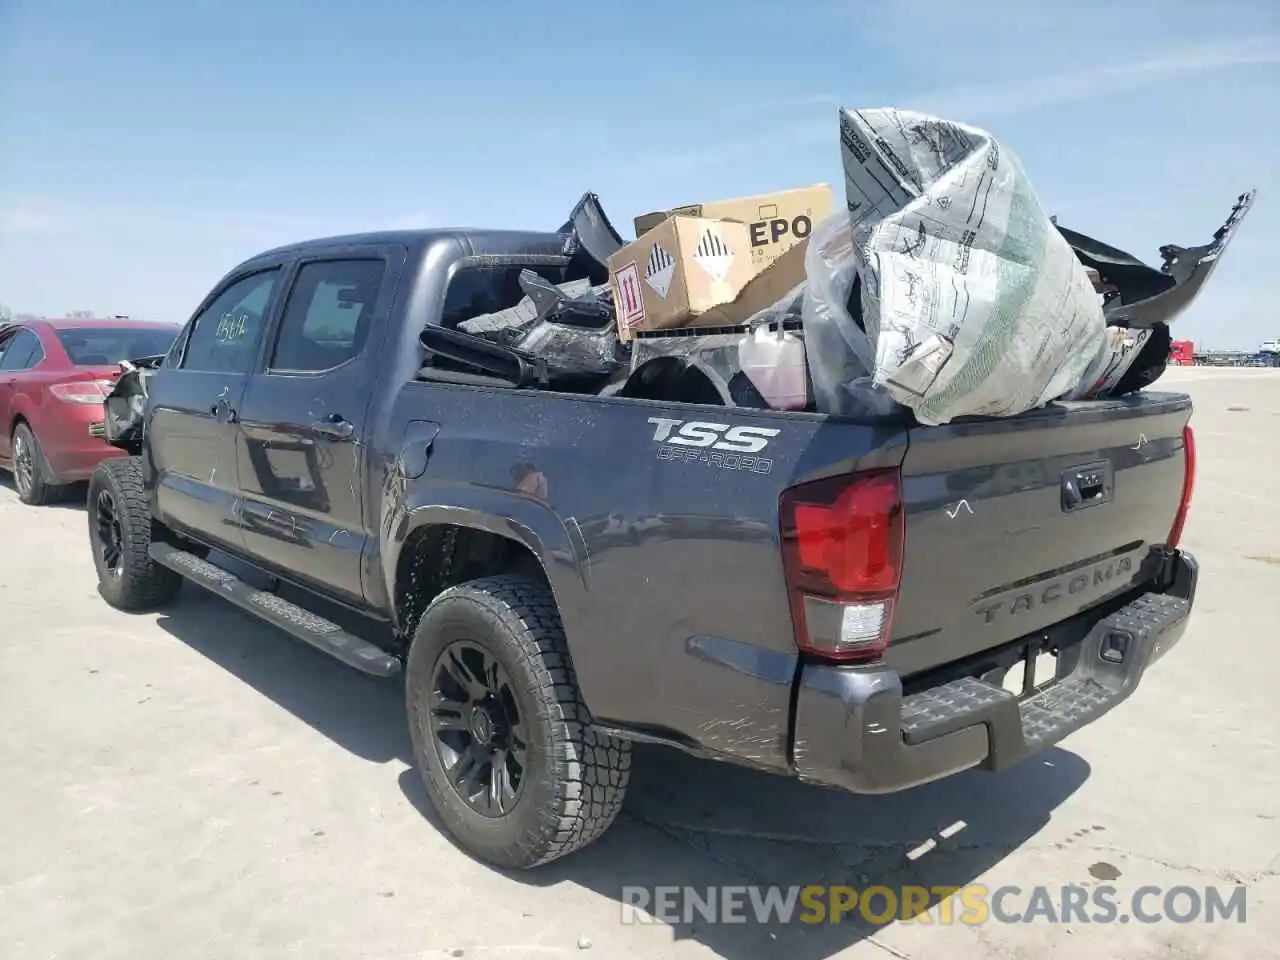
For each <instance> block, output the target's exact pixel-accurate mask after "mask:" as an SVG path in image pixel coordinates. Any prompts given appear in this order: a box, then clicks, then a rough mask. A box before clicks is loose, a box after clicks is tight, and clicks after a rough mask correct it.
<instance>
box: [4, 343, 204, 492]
mask: <svg viewBox="0 0 1280 960" xmlns="http://www.w3.org/2000/svg"><path fill="white" fill-rule="evenodd" d="M179 329H180V327H179V326H178V325H176V324H170V323H163V324H162V323H147V322H143V321H137V320H122V319H111V320H27V321H23V322H20V323H15V324H12V325H11V326H7V327H4V328H3V329H0V470H7V471H9V472H10V473H12V474H13V486H14V489H15V490H16V491H17V494H18V497H19V499H20V500H22V502H23V503H27V504H32V505H40V504H45V503H50V502H52V501H54V500H56V499H58V498H59V497H60V496H61V495H62V492H63V488H64V487H65V486H66V485H68V484H71V483H74V482H76V481H79V480H87V479H88V478H89V475H90V474H92V473H93V468H94V467H95V466H97V465H98V463H99V462H100V461H101V460H103V459H104V458H106V457H111V456H118V455H119V451H117V450H114V449H113V448H111V447H109V446H107V445H106V444H104V443H103V442H102V441H101V440H100V439H96V438H95V437H92V436H90V428H91V427H92V426H94V425H95V424H99V423H101V421H102V401H103V398H104V397H105V396H106V395H107V393H108V392H109V391H110V390H111V388H112V387H113V386H114V385H115V381H116V378H117V377H118V376H119V374H120V369H121V368H120V365H119V363H120V361H121V360H133V359H138V358H143V357H150V356H157V355H160V354H164V353H167V352H168V350H169V347H170V346H172V344H173V341H174V338H175V337H176V336H177V334H178V331H179Z"/></svg>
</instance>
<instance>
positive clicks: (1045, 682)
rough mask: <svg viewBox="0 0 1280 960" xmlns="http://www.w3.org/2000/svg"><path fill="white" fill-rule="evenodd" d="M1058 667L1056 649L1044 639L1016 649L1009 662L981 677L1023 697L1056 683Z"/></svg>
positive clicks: (1032, 694) (1020, 697)
mask: <svg viewBox="0 0 1280 960" xmlns="http://www.w3.org/2000/svg"><path fill="white" fill-rule="evenodd" d="M1058 666H1059V660H1058V651H1057V650H1055V649H1053V648H1052V647H1050V646H1049V645H1048V644H1047V643H1044V642H1039V643H1029V644H1025V645H1024V646H1023V647H1022V648H1021V649H1020V650H1018V651H1017V653H1016V655H1015V659H1014V660H1013V662H1012V663H1010V664H1009V665H1008V666H1003V667H999V668H997V669H995V670H992V671H990V672H989V673H988V674H987V675H986V676H984V677H983V679H984V680H986V681H987V682H988V683H994V684H996V685H997V686H1000V687H1003V688H1004V689H1005V690H1008V691H1009V692H1010V693H1012V694H1013V695H1014V696H1015V697H1017V698H1018V699H1019V700H1025V699H1027V698H1028V697H1032V696H1035V695H1036V694H1037V693H1040V692H1041V691H1042V690H1045V689H1047V688H1049V687H1051V686H1053V685H1054V683H1056V682H1057V680H1058Z"/></svg>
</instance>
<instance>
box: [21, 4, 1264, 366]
mask: <svg viewBox="0 0 1280 960" xmlns="http://www.w3.org/2000/svg"><path fill="white" fill-rule="evenodd" d="M1277 9H1278V8H1277V6H1276V4H1275V3H1274V0H1252V2H1241V3H1233V2H1229V0H1228V2H1223V3H1208V2H1207V0H1196V2H1180V0H1161V2H1158V3H1157V2H1151V0H1127V2H1125V3H1123V4H1118V3H1103V2H1100V0H1077V2H1071V3H1067V2H1065V0H1060V2H1053V3H1050V2H1036V0H1027V2H1023V3H1019V4H1015V3H1012V2H1010V0H973V2H971V3H964V2H945V0H865V2H861V3H859V2H853V0H790V2H787V3H779V2H776V0H698V2H696V3H693V2H673V0H648V2H646V3H643V4H634V3H607V2H603V0H585V2H584V0H561V2H559V3H556V4H546V5H540V4H532V3H516V2H513V0H488V2H485V3H470V4H466V3H439V4H438V5H437V3H435V2H433V0H417V2H409V0H378V2H364V3H356V2H350V0H347V2H337V0H307V2H303V0H260V2H258V3H249V2H247V0H218V2H213V0H181V2H171V3H160V2H155V0H116V2H113V3H107V2H105V0H103V2H98V0H0V302H3V303H5V304H7V305H8V306H9V307H10V308H11V309H13V310H14V311H31V312H36V313H46V314H61V313H64V312H67V311H70V310H75V309H93V310H97V311H100V312H105V313H128V314H130V315H133V316H138V317H146V318H151V319H179V320H181V319H185V318H186V316H187V315H188V314H189V313H190V311H191V310H192V309H193V308H194V306H195V305H196V303H197V302H198V301H199V300H200V298H201V297H202V296H203V295H204V293H205V292H206V291H207V289H208V288H209V287H210V286H211V285H212V284H213V283H214V282H215V281H216V280H217V279H218V277H219V276H220V275H221V274H222V273H223V272H225V271H226V270H227V269H228V268H230V267H231V266H233V265H234V264H235V263H236V262H238V261H239V260H241V259H243V258H245V257H246V256H248V255H250V254H252V253H254V252H256V251H258V250H260V249H263V248H266V247H269V246H273V245H276V244H278V243H281V242H285V241H289V240H294V239H301V238H304V237H309V236H323V235H327V234H332V233H342V232H350V231H356V230H365V229H379V228H384V227H400V226H416V225H422V226H431V225H468V224H474V225H484V226H521V227H535V228H536V227H554V226H556V225H558V224H559V223H561V222H563V220H564V216H565V214H566V212H567V211H568V209H569V208H570V207H571V206H572V204H573V203H574V202H575V201H576V200H577V199H578V197H579V196H580V195H581V194H582V192H583V191H584V190H593V191H595V192H597V193H599V194H600V196H601V199H602V200H603V202H604V204H605V208H606V210H607V211H608V212H609V214H610V216H611V218H612V219H613V220H614V222H615V223H616V224H617V225H618V226H619V228H620V229H623V230H624V232H626V235H627V236H630V235H631V234H630V232H629V231H630V220H631V218H632V217H633V216H634V215H636V214H638V213H642V212H644V211H646V210H649V209H653V208H658V207H665V206H670V205H675V204H680V203H688V202H696V201H699V200H711V199H717V198H722V197H729V196H735V195H739V194H746V193H753V192H758V191H764V190H769V189H775V188H784V187H791V186H801V185H804V184H808V183H814V182H818V181H824V180H825V181H827V182H830V183H832V184H833V185H834V186H836V188H837V189H838V190H839V189H840V184H841V171H840V158H839V148H838V127H837V118H836V111H837V109H838V107H839V106H841V105H846V106H851V107H878V106H899V107H914V108H918V109H922V110H926V111H928V112H931V113H935V114H938V115H940V116H943V117H946V118H947V119H953V120H960V121H964V122H967V123H971V124H974V125H976V126H979V127H983V128H984V129H987V130H990V131H991V132H992V133H994V134H995V136H996V137H997V138H998V139H999V140H1000V141H1001V142H1002V143H1003V144H1005V145H1006V146H1007V147H1008V148H1010V149H1012V150H1013V151H1014V152H1015V153H1016V154H1017V155H1018V156H1019V158H1020V159H1021V160H1022V163H1023V166H1024V167H1025V168H1026V170H1027V172H1028V174H1029V175H1030V177H1031V179H1032V181H1033V183H1034V184H1035V186H1036V189H1037V192H1038V193H1039V195H1040V198H1041V200H1042V202H1043V203H1044V205H1045V207H1046V209H1047V211H1048V212H1050V213H1056V214H1058V215H1059V217H1060V220H1061V222H1062V223H1063V224H1064V225H1065V226H1071V227H1074V228H1076V229H1079V230H1083V231H1084V232H1086V233H1091V234H1093V235H1095V236H1097V237H1099V238H1100V239H1104V240H1107V241H1108V242H1111V243H1113V244H1114V245H1117V246H1120V247H1122V248H1124V249H1127V250H1129V251H1130V252H1132V253H1134V254H1136V255H1137V256H1139V257H1141V258H1142V259H1144V260H1146V261H1147V262H1149V263H1153V264H1158V262H1159V259H1158V253H1157V248H1158V247H1159V246H1160V245H1161V244H1163V243H1171V242H1172V243H1180V244H1182V245H1186V246H1189V245H1192V244H1196V243H1201V242H1204V241H1205V240H1207V239H1208V238H1209V236H1210V235H1211V234H1212V232H1213V230H1214V229H1216V228H1217V227H1218V226H1219V225H1220V223H1221V222H1222V220H1223V219H1224V218H1225V217H1226V215H1227V213H1228V211H1229V210H1230V207H1231V204H1232V202H1233V201H1234V199H1235V197H1236V195H1237V194H1238V193H1239V192H1241V191H1242V190H1244V189H1247V188H1250V187H1257V188H1258V199H1257V202H1256V205H1255V207H1254V209H1253V211H1252V213H1251V214H1250V215H1249V217H1248V219H1247V220H1246V221H1245V223H1244V224H1243V225H1242V226H1241V228H1240V231H1239V233H1238V234H1237V235H1236V237H1235V239H1234V240H1233V241H1232V245H1231V248H1230V250H1229V251H1228V253H1227V255H1226V257H1225V258H1224V260H1223V263H1222V266H1221V267H1220V268H1219V270H1218V272H1217V273H1216V274H1215V276H1214V278H1213V281H1212V283H1211V284H1210V285H1209V287H1208V288H1207V289H1206V291H1205V293H1204V294H1203V295H1202V297H1201V298H1200V300H1199V301H1197V303H1196V305H1195V306H1194V307H1193V308H1192V311H1191V312H1189V313H1188V314H1186V315H1184V317H1183V318H1182V319H1181V320H1180V321H1179V322H1178V324H1177V326H1176V328H1175V331H1174V333H1175V336H1180V337H1191V338H1193V339H1195V340H1196V341H1198V342H1200V343H1204V344H1208V345H1211V346H1221V347H1227V346H1241V347H1252V346H1254V345H1256V344H1257V342H1258V341H1259V340H1261V339H1263V338H1265V337H1275V336H1280V308H1278V307H1277V300H1278V298H1277V295H1276V294H1277V282H1276V274H1277V271H1278V270H1280V267H1278V266H1277V262H1276V257H1275V254H1274V252H1273V251H1276V250H1278V249H1280V150H1278V149H1277V146H1278V143H1280V133H1277V128H1278V127H1280V124H1277V122H1276V118H1277V117H1280V109H1278V108H1277V101H1280V82H1278V81H1280V13H1277Z"/></svg>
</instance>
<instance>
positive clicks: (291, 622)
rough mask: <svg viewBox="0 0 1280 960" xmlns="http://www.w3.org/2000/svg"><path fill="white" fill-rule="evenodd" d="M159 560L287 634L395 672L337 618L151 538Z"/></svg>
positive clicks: (358, 664)
mask: <svg viewBox="0 0 1280 960" xmlns="http://www.w3.org/2000/svg"><path fill="white" fill-rule="evenodd" d="M147 552H148V553H149V554H150V556H151V559H152V560H154V561H155V562H156V563H158V564H160V565H161V566H164V567H168V568H169V569H170V570H172V571H174V572H175V573H178V574H181V575H182V577H183V578H184V579H186V580H190V581H191V582H192V583H195V584H199V585H200V586H202V587H204V588H205V589H206V590H210V591H212V592H213V593H215V594H217V595H218V596H220V597H222V598H224V599H226V600H230V601H231V602H232V603H234V604H235V605H236V606H237V607H239V608H240V609H241V610H244V611H246V612H247V613H251V614H253V616H255V617H257V618H258V619H260V620H263V621H265V622H266V623H269V624H271V625H272V626H273V627H276V628H277V629H279V630H283V631H284V632H285V633H287V634H289V635H290V636H292V637H295V638H297V639H298V640H302V641H303V642H305V643H309V644H311V646H313V647H315V648H316V649H317V650H322V651H323V652H325V653H327V654H329V656H331V657H333V658H335V659H337V660H340V661H342V662H343V663H345V664H346V665H347V666H348V667H353V668H354V669H356V670H359V671H360V672H361V673H367V674H369V675H370V676H374V677H384V678H385V677H394V676H395V675H396V674H397V673H399V672H400V661H399V660H397V659H396V658H395V657H393V656H391V655H389V654H387V653H385V652H384V651H382V650H380V649H379V648H378V647H375V646H374V645H373V644H372V643H369V642H368V641H367V640H361V639H360V638H359V637H357V636H354V635H352V634H350V633H347V632H346V631H345V630H343V629H342V628H341V627H339V626H338V625H337V624H336V623H331V622H330V621H328V620H326V619H325V618H324V617H319V616H316V615H315V614H314V613H312V612H311V611H310V610H304V609H303V608H302V607H300V606H298V605H297V604H296V603H290V602H289V601H288V600H285V599H283V598H281V597H278V596H276V595H275V594H274V593H269V592H268V591H266V590H259V589H257V588H256V587H251V586H250V585H249V584H247V583H245V582H244V581H243V580H241V579H240V578H239V577H237V576H236V575H235V574H233V573H228V572H227V571H226V570H223V569H222V568H221V567H219V566H215V565H214V564H212V563H210V562H209V561H208V560H201V559H200V558H199V557H197V556H195V555H194V554H190V553H187V552H186V551H185V550H179V549H177V548H176V547H171V546H169V544H167V543H152V544H151V547H150V549H149V550H148V551H147Z"/></svg>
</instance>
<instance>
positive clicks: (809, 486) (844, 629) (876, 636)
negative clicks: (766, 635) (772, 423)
mask: <svg viewBox="0 0 1280 960" xmlns="http://www.w3.org/2000/svg"><path fill="white" fill-rule="evenodd" d="M779 512H780V517H781V523H782V560H783V569H784V571H785V573H786V577H787V589H788V593H789V595H790V599H791V615H792V620H793V622H794V626H795V633H796V645H797V646H798V647H799V648H800V649H801V650H804V651H806V652H809V653H813V654H816V655H819V656H823V657H827V658H830V659H834V660H844V661H863V660H873V659H875V658H877V657H879V656H880V655H881V654H882V653H884V650H885V647H887V646H888V643H889V631H890V624H891V619H892V615H893V604H894V601H895V599H896V597H897V593H898V585H899V583H900V581H901V579H902V542H903V536H904V524H903V510H902V480H901V477H900V476H899V474H898V471H897V470H880V471H874V472H868V473H860V474H854V475H852V476H845V477H835V478H831V479H827V480H818V481H815V482H813V483H806V484H801V485H799V486H796V487H791V488H790V489H788V490H785V491H784V492H783V494H782V500H781V503H780V511H779Z"/></svg>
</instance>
